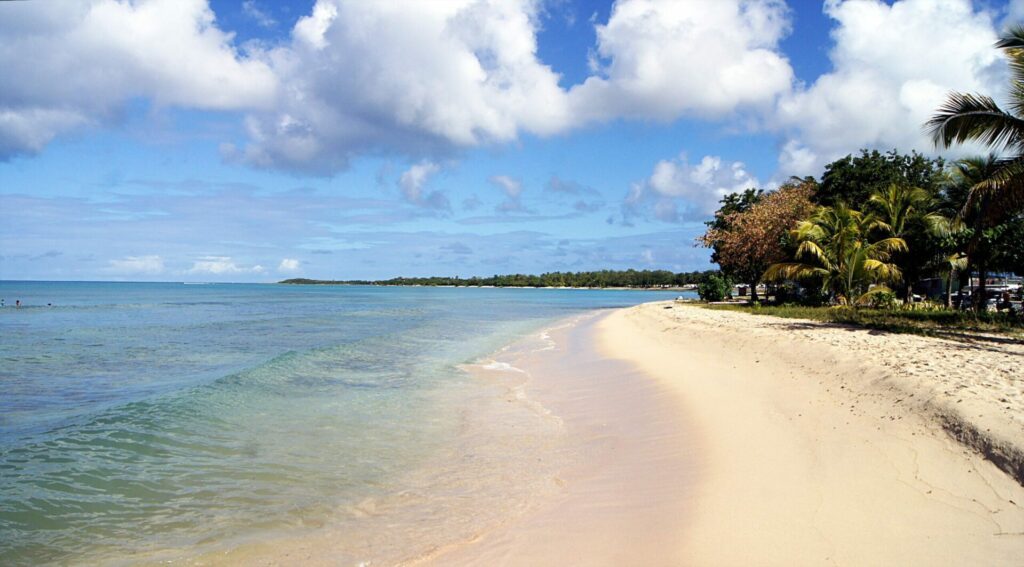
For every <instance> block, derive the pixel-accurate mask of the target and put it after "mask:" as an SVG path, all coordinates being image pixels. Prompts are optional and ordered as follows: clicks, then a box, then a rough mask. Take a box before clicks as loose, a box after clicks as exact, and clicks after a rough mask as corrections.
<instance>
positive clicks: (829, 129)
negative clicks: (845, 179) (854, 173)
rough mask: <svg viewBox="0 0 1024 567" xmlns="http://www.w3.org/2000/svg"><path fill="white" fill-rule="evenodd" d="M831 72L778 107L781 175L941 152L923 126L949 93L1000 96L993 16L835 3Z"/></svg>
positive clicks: (965, 6) (932, 3)
mask: <svg viewBox="0 0 1024 567" xmlns="http://www.w3.org/2000/svg"><path fill="white" fill-rule="evenodd" d="M825 11H826V13H827V14H828V15H829V16H830V17H831V18H833V19H834V20H835V21H836V23H837V27H836V28H835V30H834V31H833V33H832V36H833V39H834V41H835V45H834V47H833V49H832V51H831V53H830V58H831V60H832V65H833V70H832V71H831V72H830V73H827V74H824V75H822V76H821V77H819V78H818V79H817V80H816V81H815V82H814V83H813V84H812V85H810V86H808V87H806V88H799V89H796V90H794V92H792V93H790V94H788V95H787V96H785V97H783V98H782V100H781V101H780V102H779V104H778V109H777V113H776V116H775V117H774V119H773V121H774V125H775V126H776V127H778V128H780V129H782V130H785V131H788V132H789V133H790V137H789V140H788V141H787V142H786V143H785V144H784V147H783V150H782V153H781V155H780V158H779V161H780V169H781V171H782V173H783V174H787V175H788V174H795V175H809V174H810V175H818V174H820V168H821V166H822V165H823V164H825V163H827V162H829V161H832V160H833V159H835V158H838V157H841V156H843V155H846V154H848V153H850V152H855V151H856V150H857V149H859V148H862V147H868V148H881V149H885V148H892V147H897V148H899V149H900V150H901V151H910V150H911V149H916V150H918V151H922V152H927V153H934V146H933V145H932V143H931V140H930V139H929V138H928V137H927V136H926V135H925V133H924V131H923V129H922V125H923V124H924V122H925V121H927V120H928V118H929V117H930V116H931V115H932V113H933V112H934V111H935V109H936V108H938V107H939V105H940V104H941V103H942V102H943V101H944V100H945V98H946V95H947V94H948V93H949V92H950V91H952V90H957V91H968V92H975V91H977V92H983V93H989V94H995V93H998V92H1000V91H1001V90H1002V84H1003V81H1004V77H1003V76H1002V73H1001V72H1000V71H1001V69H1002V67H1001V56H1000V54H999V52H998V51H997V50H996V49H994V48H993V43H995V41H996V30H995V27H994V24H993V22H992V15H991V14H990V13H988V12H983V11H975V10H974V9H973V6H972V4H971V2H970V0H900V1H897V2H894V3H893V4H892V5H888V4H886V3H883V2H880V1H877V0H870V1H863V0H862V1H839V0H829V1H828V2H826V3H825Z"/></svg>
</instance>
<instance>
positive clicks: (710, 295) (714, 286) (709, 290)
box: [697, 274, 732, 301]
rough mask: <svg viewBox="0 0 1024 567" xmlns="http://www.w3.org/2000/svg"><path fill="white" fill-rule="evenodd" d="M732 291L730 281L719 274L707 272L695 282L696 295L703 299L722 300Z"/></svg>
mask: <svg viewBox="0 0 1024 567" xmlns="http://www.w3.org/2000/svg"><path fill="white" fill-rule="evenodd" d="M731 292H732V282H731V281H729V278H726V277H724V276H722V275H720V274H708V276H707V277H706V278H704V281H702V282H700V283H699V284H697V295H698V296H700V298H701V299H702V300H704V301H722V300H723V299H725V298H727V297H729V295H730V294H731Z"/></svg>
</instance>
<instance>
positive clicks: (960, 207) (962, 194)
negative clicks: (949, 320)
mask: <svg viewBox="0 0 1024 567" xmlns="http://www.w3.org/2000/svg"><path fill="white" fill-rule="evenodd" d="M1000 161H1001V160H1000V159H999V158H998V157H996V156H995V155H994V154H989V155H988V156H985V157H973V158H965V159H962V160H959V161H957V162H955V163H954V164H953V165H952V167H951V168H950V171H949V174H948V178H947V182H946V186H945V188H944V197H945V201H946V206H947V207H948V209H950V210H953V211H956V214H957V223H956V226H957V228H958V229H959V230H957V232H956V234H955V235H954V247H955V249H956V250H957V251H959V252H962V253H964V254H966V255H967V259H968V265H967V269H968V270H969V271H976V272H977V273H978V280H979V282H978V290H977V293H976V294H975V295H974V299H975V302H974V306H975V308H976V309H978V310H984V309H985V302H984V299H985V298H986V295H987V289H986V280H987V279H988V275H989V273H990V272H992V271H1013V272H1018V273H1019V271H1024V265H1022V263H1021V261H1020V259H1021V256H1022V255H1024V252H1021V250H1022V249H1024V215H1022V214H1021V213H1019V212H1018V213H1015V214H1009V215H1007V214H1002V215H998V216H997V215H993V214H992V213H991V212H989V210H990V209H991V208H992V207H995V205H994V204H993V200H995V199H996V198H997V196H996V195H994V194H992V193H987V192H977V190H976V188H977V187H978V185H979V184H980V183H983V182H984V180H986V179H990V178H991V177H992V176H993V175H994V174H996V172H998V171H999V169H1000V167H1002V166H1001V165H1000ZM997 218H998V219H999V220H998V221H996V220H995V219H997Z"/></svg>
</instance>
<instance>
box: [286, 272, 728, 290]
mask: <svg viewBox="0 0 1024 567" xmlns="http://www.w3.org/2000/svg"><path fill="white" fill-rule="evenodd" d="M717 272H718V271H717V270H707V271H703V272H680V273H674V272H670V271H668V270H600V271H596V272H548V273H544V274H540V275H539V276H538V275H528V274H506V275H493V276H488V277H475V276H474V277H470V278H460V277H457V276H456V277H443V276H434V277H426V278H406V277H399V278H391V279H388V280H312V279H307V278H292V279H288V280H284V281H282V282H280V283H283V284H320V285H331V284H333V285H380V286H414V285H420V286H454V287H471V286H476V287H482V286H493V287H592V288H607V287H626V288H642V289H643V288H656V287H682V286H684V285H697V284H699V283H701V282H703V281H704V280H705V279H707V278H708V277H709V276H710V275H712V274H717Z"/></svg>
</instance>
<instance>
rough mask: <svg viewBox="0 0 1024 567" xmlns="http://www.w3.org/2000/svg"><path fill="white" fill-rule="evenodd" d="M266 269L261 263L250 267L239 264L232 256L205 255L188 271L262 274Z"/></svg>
mask: <svg viewBox="0 0 1024 567" xmlns="http://www.w3.org/2000/svg"><path fill="white" fill-rule="evenodd" d="M265 271H266V269H265V268H264V267H263V266H260V265H259V264H256V265H255V266H252V267H249V268H246V267H243V266H239V265H238V264H236V263H235V262H234V260H232V259H231V257H230V256H204V257H202V258H200V259H198V260H196V261H195V262H193V263H192V267H191V268H189V270H188V271H187V272H186V273H189V274H211V275H215V276H221V275H229V274H244V273H254V274H260V273H263V272H265Z"/></svg>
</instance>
